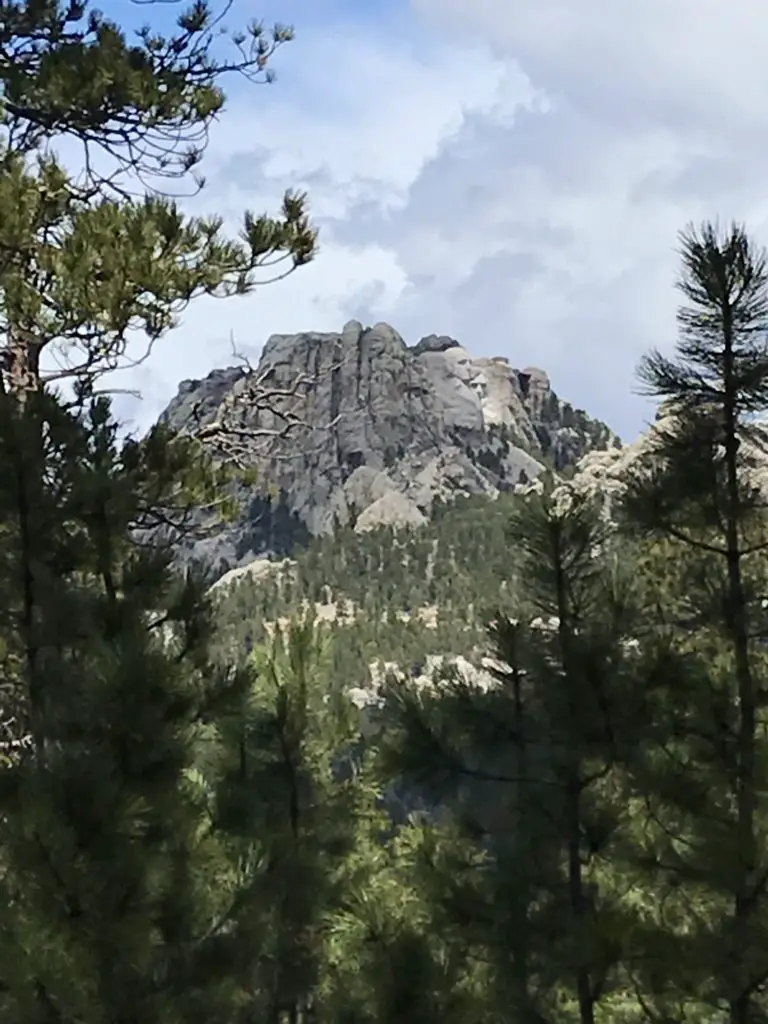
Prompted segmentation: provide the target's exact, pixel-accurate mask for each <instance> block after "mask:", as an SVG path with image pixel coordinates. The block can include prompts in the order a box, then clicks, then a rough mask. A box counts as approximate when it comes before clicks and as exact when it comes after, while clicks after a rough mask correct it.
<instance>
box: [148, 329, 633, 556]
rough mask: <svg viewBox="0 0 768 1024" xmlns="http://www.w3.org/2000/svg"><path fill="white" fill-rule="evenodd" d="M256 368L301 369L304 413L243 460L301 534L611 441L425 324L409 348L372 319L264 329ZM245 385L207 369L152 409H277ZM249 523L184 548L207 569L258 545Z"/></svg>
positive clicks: (247, 414)
mask: <svg viewBox="0 0 768 1024" xmlns="http://www.w3.org/2000/svg"><path fill="white" fill-rule="evenodd" d="M258 373H259V374H260V375H262V374H268V377H269V382H270V384H272V385H282V386H283V387H285V386H289V385H290V383H291V382H292V381H295V380H297V378H299V377H301V379H303V380H304V381H305V382H307V383H306V386H305V387H304V388H303V389H302V392H301V402H300V407H298V408H295V409H294V411H297V412H298V413H300V415H301V417H302V420H303V421H304V424H305V426H302V428H301V430H300V431H298V433H296V432H294V433H293V434H292V435H291V436H290V438H289V439H288V440H286V441H284V442H281V441H277V442H275V443H274V444H272V445H271V446H270V447H269V449H268V450H265V449H264V445H263V443H262V444H260V445H258V446H257V445H256V444H254V446H253V451H252V453H251V454H252V458H251V461H252V463H253V468H254V469H255V470H256V471H257V474H258V476H259V480H260V487H261V488H262V489H266V488H271V489H272V490H273V491H274V492H277V493H279V494H280V495H281V503H282V508H283V511H284V513H285V515H290V516H293V517H294V518H295V520H296V521H297V522H300V523H301V524H303V525H304V526H305V527H306V529H307V530H308V531H309V533H311V534H320V533H323V532H326V531H328V530H330V529H332V528H333V527H334V526H335V525H352V526H354V527H355V528H356V529H361V530H362V529H368V528H372V527H374V526H376V525H378V524H380V523H383V522H391V523H402V524H403V525H405V524H410V525H416V524H418V523H419V522H423V521H424V519H425V517H427V516H429V514H430V511H431V509H432V506H433V504H434V502H435V500H440V501H443V502H444V501H447V500H450V499H451V498H452V497H454V496H456V495H461V494H486V495H488V496H489V497H493V496H494V495H495V494H497V493H498V492H499V490H504V489H511V488H512V487H514V486H515V485H516V484H518V482H520V480H521V479H523V480H525V481H531V480H533V479H535V478H536V476H537V475H538V474H539V473H540V472H541V471H542V468H543V467H544V465H545V464H546V463H550V464H555V465H557V466H559V467H562V466H565V465H568V464H571V463H575V462H576V461H577V460H578V459H579V458H581V457H582V456H583V455H584V454H585V453H586V452H588V451H592V450H600V449H603V448H606V447H610V446H612V445H614V444H616V443H618V442H617V439H616V438H615V436H614V435H613V434H612V433H611V431H610V430H609V429H608V428H607V427H606V426H605V425H604V424H601V423H599V422H597V421H595V420H591V419H590V418H589V417H587V416H586V415H585V414H583V413H578V412H577V413H575V414H574V410H572V409H571V407H570V406H567V404H566V403H563V402H561V401H560V400H559V399H558V398H557V396H556V395H555V394H554V392H553V391H552V389H551V387H550V383H549V378H548V377H547V375H546V374H545V373H544V372H543V371H542V370H538V369H534V368H527V369H525V370H523V371H518V370H516V369H514V368H513V367H511V366H510V365H509V362H508V361H507V360H506V359H503V358H483V359H473V358H472V356H471V355H470V353H469V352H468V351H467V350H466V349H465V348H463V347H462V346H461V345H460V344H459V343H458V342H457V341H456V340H454V339H453V338H448V337H445V336H436V335H430V336H429V337H426V338H422V339H421V341H419V342H418V343H417V344H416V345H414V346H413V347H410V348H409V347H408V346H407V345H406V343H405V342H404V340H403V339H402V338H401V337H400V335H399V334H398V333H397V331H395V330H394V328H392V327H391V326H390V325H389V324H384V323H379V324H376V325H375V326H374V327H370V328H364V327H363V326H362V324H360V323H358V322H357V321H350V322H349V323H348V324H346V325H345V326H344V328H343V329H342V331H340V332H339V333H333V334H330V333H329V334H318V333H312V332H307V333H302V334H295V335H272V337H270V338H269V339H268V341H267V343H266V344H265V346H264V349H263V351H262V355H261V359H260V362H259V367H258ZM247 396H248V390H247V388H246V387H245V386H244V381H243V375H242V372H241V371H240V370H238V369H219V370H215V371H213V372H212V373H211V374H209V376H208V377H207V378H205V379H204V380H202V381H185V382H183V383H182V384H181V385H180V387H179V391H178V394H177V395H176V397H175V398H174V399H173V400H172V402H171V403H170V405H169V406H168V408H167V409H166V411H165V413H164V414H163V418H164V419H165V420H167V421H168V422H169V423H170V424H171V425H172V426H173V427H175V428H177V429H186V430H192V429H194V427H193V424H192V421H191V417H192V413H193V410H195V409H201V410H202V411H203V413H204V418H205V421H206V422H210V421H211V420H213V419H215V418H216V416H217V411H218V410H220V409H221V407H222V403H223V402H226V401H229V402H230V404H231V405H232V406H234V407H235V408H237V414H238V418H239V426H240V427H248V426H249V425H250V426H252V427H254V428H256V427H258V428H262V429H263V428H269V427H270V426H275V425H276V423H278V422H279V421H277V420H276V419H275V417H274V415H273V413H272V412H270V411H268V410H264V409H262V408H259V407H258V403H256V404H255V405H253V404H251V405H250V406H249V405H248V401H249V399H248V397H247ZM566 410H569V411H570V416H566V415H565V412H566ZM574 415H575V417H576V421H575V422H571V421H573V420H574ZM262 506H263V503H262ZM262 506H260V514H261V515H263V514H264V510H263V507H262ZM286 521H287V520H286ZM252 526H253V524H252V523H249V522H248V519H247V514H244V519H243V521H242V522H241V523H238V524H236V525H234V526H232V527H231V528H228V530H227V531H222V534H221V536H220V537H218V538H217V540H216V542H215V543H213V544H212V543H210V542H208V544H207V548H206V550H205V551H203V550H202V549H201V550H200V551H199V552H198V554H200V555H201V556H203V557H205V558H206V560H207V561H212V562H213V563H214V564H215V563H216V562H217V560H218V561H219V562H221V567H220V568H221V571H224V569H226V568H232V567H234V566H236V565H242V564H245V563H246V562H248V561H250V560H251V559H253V558H254V557H256V556H258V555H260V554H262V553H264V551H268V550H270V547H269V545H268V544H267V543H266V542H265V541H264V533H265V531H259V530H255V531H254V530H253V529H251V528H252ZM249 530H250V531H251V533H252V534H253V536H254V538H256V539H254V544H253V545H252V546H249V543H248V536H249ZM267 532H268V531H267ZM257 535H258V537H257ZM258 538H261V539H258Z"/></svg>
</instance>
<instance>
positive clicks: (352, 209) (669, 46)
mask: <svg viewBox="0 0 768 1024" xmlns="http://www.w3.org/2000/svg"><path fill="white" fill-rule="evenodd" d="M370 13H371V12H369V14H370ZM346 17H347V20H346V21H345V22H343V23H341V22H339V21H338V20H336V21H333V20H332V21H331V22H329V23H327V24H323V23H315V24H314V25H312V26H308V28H307V30H302V24H301V20H300V19H298V18H297V29H298V36H297V41H296V42H294V43H292V44H291V46H290V47H288V48H287V49H286V50H285V51H284V54H285V56H284V57H281V60H280V62H279V71H280V78H279V81H278V83H277V84H276V85H275V86H274V87H272V88H270V89H269V90H267V91H266V92H259V91H257V92H256V94H255V95H254V93H253V92H249V93H248V94H247V96H246V95H244V94H243V95H240V96H237V97H235V98H234V100H233V102H232V105H231V107H230V109H229V110H228V112H227V113H226V114H225V116H224V117H223V118H222V123H221V125H220V126H219V127H218V130H217V132H216V133H215V134H214V137H213V140H212V147H211V151H210V153H209V157H208V160H207V163H206V173H207V175H208V179H209V182H210V185H209V188H208V190H207V192H206V195H205V196H204V200H203V202H204V205H205V206H206V208H209V209H213V210H217V211H220V212H222V213H223V214H225V216H227V218H228V219H229V220H231V222H232V223H233V224H234V223H235V220H236V217H237V214H238V213H239V211H240V210H242V209H243V208H244V207H250V208H252V209H255V210H261V209H265V208H269V207H270V206H273V205H274V204H275V202H276V201H277V199H278V197H279V195H280V193H281V192H282V190H283V188H285V187H306V188H307V189H308V190H309V192H310V196H311V201H312V208H313V211H314V213H315V216H316V218H317V220H318V223H319V225H320V228H321V253H320V255H319V256H318V258H317V260H316V262H315V263H314V264H313V265H311V266H310V267H308V268H305V269H302V270H300V271H299V272H298V273H297V274H296V275H295V276H293V277H292V278H290V279H289V280H288V281H286V282H284V283H281V284H279V285H274V286H270V287H268V288H265V289H263V290H261V291H259V292H257V293H256V294H255V295H253V296H251V297H248V298H246V299H239V300H232V301H231V302H227V303H224V304H221V303H213V302H200V303H198V304H196V305H195V306H194V308H193V310H192V311H191V312H190V314H189V315H188V316H187V317H186V318H185V321H184V324H183V325H182V327H181V328H180V329H179V330H178V331H177V332H174V335H173V336H170V337H169V338H167V339H165V340H164V341H163V342H162V343H161V344H160V345H159V346H158V349H157V351H156V353H155V355H154V356H153V359H152V361H151V362H150V364H148V367H147V370H146V372H144V373H143V374H142V377H141V380H142V382H143V384H144V387H145V393H146V395H147V401H146V402H145V403H144V405H143V407H142V410H141V422H146V421H147V419H148V418H149V417H150V416H154V415H155V414H156V413H157V411H159V408H160V407H161V406H162V405H163V404H164V403H165V401H166V400H167V399H168V398H169V397H170V395H171V394H172V393H173V391H174V390H175V386H176V384H177V383H178V381H179V380H180V379H181V378H182V377H187V376H201V375H203V374H204V373H205V372H207V371H208V370H209V369H210V368H212V367H213V366H214V365H222V364H225V363H227V362H228V361H229V341H228V337H229V332H230V330H231V331H233V332H234V335H235V338H236V340H237V342H238V343H239V344H242V345H244V346H247V347H250V348H255V347H258V346H259V345H260V344H262V343H263V341H264V340H266V337H267V336H268V335H269V334H270V333H272V332H275V331H279V332H288V331H295V330H302V329H305V330H306V329H310V330H311V329H314V330H332V329H338V328H340V327H341V325H342V323H343V322H344V320H346V319H347V318H348V317H349V316H352V315H356V316H359V317H360V318H361V319H363V320H366V321H368V322H373V321H374V320H376V319H387V320H389V321H390V322H391V323H392V324H393V325H394V326H395V327H396V328H397V329H398V330H400V331H401V332H402V333H403V334H404V335H405V336H406V338H407V339H408V340H411V341H415V340H417V339H418V337H419V336H421V335H422V334H426V333H432V332H436V333H447V334H453V335H454V336H456V337H458V338H459V339H460V340H461V341H462V343H463V344H465V345H466V346H467V347H468V348H469V349H470V350H473V351H475V352H477V353H478V354H499V355H506V356H508V357H509V358H510V359H511V361H512V362H513V363H515V364H517V365H520V366H522V365H531V364H533V365H539V366H542V367H544V368H545V369H547V370H548V372H549V373H550V375H551V376H552V378H553V380H554V383H555V386H556V387H557V388H558V390H560V391H561V392H562V393H563V394H564V395H565V396H567V397H568V398H569V399H570V400H572V401H573V402H575V403H577V404H579V405H581V406H583V407H585V408H586V409H588V411H590V412H591V413H593V414H596V415H600V416H602V417H603V418H605V419H607V420H608V421H609V422H610V423H611V424H612V425H614V426H615V427H616V428H617V429H619V430H620V431H622V432H623V433H625V434H626V435H627V436H631V435H632V434H634V433H636V432H637V431H638V430H639V429H640V427H641V425H642V419H643V417H644V416H646V415H648V412H649V410H648V408H647V406H645V405H643V404H642V403H641V401H640V399H638V398H636V397H632V395H631V391H632V387H633V370H634V366H635V364H636V362H637V359H638V357H639V355H640V354H641V352H642V351H644V350H645V349H646V348H647V347H648V346H650V345H655V344H659V345H662V346H664V345H667V344H669V343H670V342H671V341H672V340H673V339H674V332H675V326H674V310H675V305H676V302H677V297H676V293H675V291H674V289H673V283H674V279H675V276H676V273H677V257H676V255H675V252H674V249H675V246H676V234H677V231H678V230H679V229H680V228H681V227H683V226H684V225H685V224H686V223H687V222H688V221H689V220H694V221H697V220H700V219H702V218H705V217H716V216H720V217H721V218H724V219H730V218H731V217H735V218H737V219H744V220H746V221H747V224H748V226H749V227H750V229H751V230H752V231H753V233H755V234H756V235H757V236H758V237H759V238H764V239H768V192H766V189H765V186H764V182H765V180H766V178H767V177H768V147H766V145H765V136H766V131H768V111H767V110H766V107H765V103H764V97H765V95H766V93H768V70H766V68H765V63H764V61H765V53H766V52H768V8H765V7H764V6H762V5H761V6H758V4H757V3H756V0H742V3H741V4H738V5H726V4H723V3H722V2H721V0H676V2H675V3H670V2H669V0H646V2H645V3H643V4H634V5H625V4H606V3H603V2H602V0H581V2H580V3H574V2H573V0H519V2H518V3H516V4H504V3H499V2H498V0H411V10H410V14H404V15H403V17H402V19H401V21H400V23H399V29H398V31H392V30H391V26H382V25H380V24H377V23H376V19H375V17H373V16H370V17H369V18H368V19H367V20H366V21H365V22H362V21H361V22H360V23H359V24H357V25H356V24H355V23H354V22H353V21H351V20H349V19H350V18H351V15H347V16H346ZM409 19H410V20H409Z"/></svg>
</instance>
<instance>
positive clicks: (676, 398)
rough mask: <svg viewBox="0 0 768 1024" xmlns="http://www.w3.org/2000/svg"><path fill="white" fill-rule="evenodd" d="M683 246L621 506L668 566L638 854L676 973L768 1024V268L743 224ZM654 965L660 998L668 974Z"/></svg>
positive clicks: (715, 1008)
mask: <svg viewBox="0 0 768 1024" xmlns="http://www.w3.org/2000/svg"><path fill="white" fill-rule="evenodd" d="M681 241H682V247H681V249H682V252H681V254H682V265H683V269H682V275H681V278H680V281H679V288H680V290H681V292H682V294H683V296H684V299H685V304H684V305H683V306H682V307H681V309H680V312H679V315H678V322H679V327H680V339H679V342H678V345H677V352H676V355H675V357H674V358H668V357H666V356H664V355H662V354H661V353H659V352H652V353H651V354H650V355H649V356H648V357H646V358H645V359H644V360H643V362H642V364H641V367H640V378H641V380H642V382H643V383H644V385H645V387H646V389H647V391H648V393H649V394H652V395H654V396H656V397H658V398H660V399H662V400H663V402H664V406H663V410H662V412H663V415H662V418H661V419H660V420H659V422H658V423H657V424H656V426H655V428H654V430H653V432H652V443H651V445H650V447H649V451H648V454H647V457H646V458H645V459H643V460H642V462H641V463H640V464H639V466H638V467H637V468H636V472H635V473H634V474H633V476H632V479H631V480H630V486H629V490H628V496H627V500H626V503H625V513H626V515H627V517H628V520H629V523H630V524H631V526H632V528H633V529H636V530H637V529H639V530H640V531H641V532H642V533H644V534H645V535H646V536H647V537H649V538H650V539H652V540H653V541H654V542H656V543H657V544H663V545H664V548H663V549H662V550H663V551H664V552H665V558H666V559H667V560H669V559H670V558H671V559H672V561H671V562H669V563H668V564H669V565H670V566H672V567H673V571H672V572H671V573H668V574H667V581H666V585H665V592H664V594H663V596H662V598H661V600H658V601H656V602H655V610H654V612H653V615H654V618H655V620H656V623H657V625H658V627H659V630H660V631H661V632H660V634H659V636H660V638H663V641H664V643H663V645H661V649H660V652H659V666H660V667H659V668H657V670H656V672H655V673H654V679H653V686H652V687H649V695H650V697H651V699H652V700H653V702H654V707H655V714H656V719H655V724H656V730H655V740H654V742H653V744H652V745H650V746H648V747H646V748H645V757H644V758H638V765H637V772H638V774H637V779H636V792H637V793H638V798H639V799H640V800H642V801H644V802H645V803H646V804H647V805H648V806H649V807H650V813H651V816H652V819H653V824H654V826H655V841H654V842H655V844H656V845H655V847H654V848H653V849H651V850H650V851H646V853H645V855H644V856H645V861H646V864H647V865H648V866H650V867H652V868H653V869H655V872H656V882H657V884H658V885H659V886H661V888H662V890H665V891H669V890H670V887H671V886H675V887H676V888H677V890H678V896H679V893H680V892H681V891H682V899H683V902H684V903H685V904H686V906H687V908H688V910H687V912H685V913H684V914H683V916H682V924H683V927H682V928H681V927H677V929H676V930H675V934H676V938H677V946H676V947H673V948H676V950H677V952H676V953H675V954H674V956H676V957H677V965H675V962H674V959H673V958H672V957H668V958H667V961H666V966H667V968H668V970H669V969H673V968H674V967H675V966H679V964H680V962H681V961H682V962H683V963H685V964H686V967H687V980H686V982H685V985H686V987H687V989H688V991H689V992H690V993H692V994H693V995H694V996H695V999H696V1000H697V1001H698V1003H699V1006H700V1008H705V1007H708V1008H709V1012H710V1013H712V1012H715V1013H717V1012H720V1011H721V1010H723V1009H727V1012H728V1014H729V1019H730V1021H731V1024H748V1022H752V1021H755V1020H758V1019H759V1020H762V1019H764V1016H765V1013H766V1005H765V1001H764V997H763V996H762V994H761V993H762V990H763V986H764V984H765V979H766V977H768V955H767V954H766V952H765V951H766V949H768V894H767V893H766V880H767V879H768V861H766V857H765V848H766V837H767V836H768V817H767V812H768V806H766V803H765V792H766V765H767V764H768V748H767V747H766V745H765V740H764V730H765V711H764V704H765V700H764V691H765V678H766V668H768V665H766V660H765V653H764V645H763V642H762V637H763V636H764V634H765V612H764V609H763V596H764V594H765V587H766V559H765V551H766V541H767V540H768V538H767V537H766V518H765V490H764V479H763V478H762V477H763V475H764V474H763V471H762V470H761V468H760V467H761V462H762V461H764V455H762V452H764V450H765V440H766V436H765V429H764V427H763V426H762V424H761V421H760V417H761V416H762V415H763V414H764V412H765V409H766V408H767V407H768V345H767V344H766V336H767V332H768V264H767V263H766V256H765V254H764V253H763V252H762V251H761V250H760V249H759V248H758V247H757V246H756V245H755V244H754V243H753V242H752V241H751V240H750V239H749V238H748V236H747V235H746V233H745V231H744V229H743V228H741V227H739V226H736V225H734V226H732V227H731V228H730V229H729V230H728V231H725V232H722V231H720V230H719V229H718V228H717V227H716V226H714V225H712V224H704V225H703V226H702V227H701V229H699V230H696V229H694V228H689V229H688V230H686V231H685V232H684V233H683V234H682V236H681ZM657 565H658V562H657ZM661 752H666V755H663V754H662V753H661ZM681 887H682V890H681ZM672 902H673V904H674V903H675V902H677V903H680V899H679V898H678V897H675V896H674V895H673V896H672ZM679 921H680V916H679V915H678V922H679ZM660 926H661V928H662V930H663V928H664V923H663V922H660ZM659 971H660V967H659V964H658V963H657V965H656V984H655V985H651V989H652V990H653V989H654V988H655V989H656V992H657V993H658V992H659V991H661V992H663V991H664V990H665V989H666V988H667V987H668V985H669V982H670V975H669V974H668V973H667V974H666V976H665V972H664V970H663V968H662V969H661V975H660V976H659ZM673 978H674V975H673ZM646 980H647V981H648V982H649V984H650V980H649V979H646ZM700 1012H703V1010H700Z"/></svg>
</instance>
